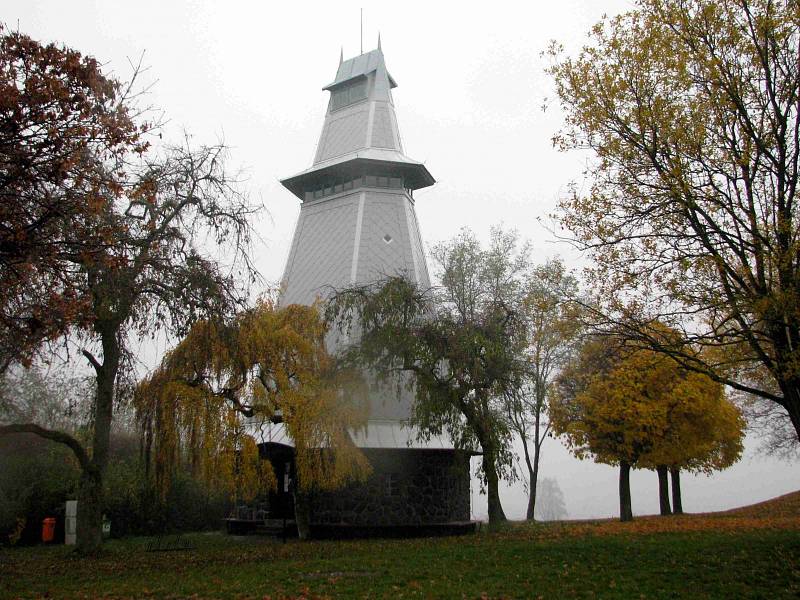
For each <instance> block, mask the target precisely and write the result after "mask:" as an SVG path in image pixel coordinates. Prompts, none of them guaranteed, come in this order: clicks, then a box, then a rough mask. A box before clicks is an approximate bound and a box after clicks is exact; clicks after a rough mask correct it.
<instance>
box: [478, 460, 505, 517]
mask: <svg viewBox="0 0 800 600" xmlns="http://www.w3.org/2000/svg"><path fill="white" fill-rule="evenodd" d="M494 455H495V453H494V449H493V448H487V447H484V448H483V473H484V475H485V476H486V494H487V498H488V502H487V503H488V508H489V525H490V526H493V525H498V524H500V523H503V522H505V521H506V514H505V513H504V512H503V505H502V504H500V486H499V478H498V477H497V469H496V467H495V459H494Z"/></svg>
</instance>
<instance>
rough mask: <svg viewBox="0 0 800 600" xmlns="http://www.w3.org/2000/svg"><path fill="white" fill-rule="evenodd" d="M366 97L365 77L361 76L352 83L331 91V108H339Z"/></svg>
mask: <svg viewBox="0 0 800 600" xmlns="http://www.w3.org/2000/svg"><path fill="white" fill-rule="evenodd" d="M366 97H367V79H366V78H365V77H362V78H360V79H358V80H357V81H354V82H353V83H349V84H346V85H343V86H341V87H339V88H337V89H335V90H332V91H331V110H332V111H334V110H339V109H340V108H344V107H345V106H348V105H350V104H354V103H355V102H359V101H360V100H364V99H366Z"/></svg>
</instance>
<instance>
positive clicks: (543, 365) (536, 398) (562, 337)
mask: <svg viewBox="0 0 800 600" xmlns="http://www.w3.org/2000/svg"><path fill="white" fill-rule="evenodd" d="M577 293H578V282H577V280H576V279H575V277H574V276H573V275H572V274H570V273H569V272H568V271H567V270H566V269H565V267H564V264H563V262H561V260H560V259H553V260H549V261H547V262H545V263H544V264H541V265H537V266H535V267H532V268H531V269H530V270H529V273H528V274H527V275H526V278H525V286H524V293H523V297H522V304H521V308H522V315H523V317H524V319H525V321H526V332H527V333H526V344H527V346H526V349H525V358H524V360H525V365H526V369H525V371H524V374H523V379H522V381H520V382H519V383H518V384H517V385H514V386H511V387H510V388H509V390H508V392H507V395H506V401H507V411H508V417H509V423H510V424H511V428H512V429H513V430H514V432H515V433H516V434H517V435H518V436H519V437H520V439H521V441H522V450H523V456H524V459H525V466H526V467H527V470H528V489H529V495H528V509H527V513H526V518H528V519H533V518H534V517H535V515H536V502H537V494H538V490H539V485H538V479H539V462H540V458H541V451H542V445H543V444H544V442H545V440H546V439H547V438H548V436H549V434H550V429H551V425H550V422H549V419H548V404H549V400H550V396H551V394H552V392H553V383H554V379H555V377H556V375H557V374H558V372H559V369H560V368H561V367H562V366H563V365H564V364H565V363H566V361H567V360H568V359H569V358H570V357H571V356H572V354H573V352H574V349H575V346H576V343H577V336H578V334H579V332H580V329H581V320H580V318H579V317H580V315H579V305H578V304H577V303H575V302H573V301H572V298H574V297H575V296H577Z"/></svg>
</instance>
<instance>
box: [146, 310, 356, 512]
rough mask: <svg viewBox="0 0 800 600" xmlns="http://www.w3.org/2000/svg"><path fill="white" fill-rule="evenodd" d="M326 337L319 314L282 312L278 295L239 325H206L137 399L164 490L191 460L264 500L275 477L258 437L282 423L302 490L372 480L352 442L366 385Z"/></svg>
mask: <svg viewBox="0 0 800 600" xmlns="http://www.w3.org/2000/svg"><path fill="white" fill-rule="evenodd" d="M325 333H326V328H325V326H324V323H323V322H322V320H321V318H320V315H319V309H318V307H316V306H310V307H309V306H299V305H290V306H287V307H284V308H278V307H276V305H275V302H274V300H272V299H269V298H265V299H262V300H261V301H260V302H258V303H257V304H256V306H255V307H253V308H251V309H248V310H245V311H243V312H241V313H240V314H239V315H237V317H236V318H235V319H234V320H233V321H231V322H230V323H215V322H213V321H201V322H198V323H196V324H195V325H194V326H193V327H192V329H191V331H190V332H189V334H188V335H187V336H186V337H185V338H184V339H183V340H182V341H181V342H180V343H179V344H178V345H177V346H176V347H175V348H174V349H173V350H171V351H170V352H169V353H168V354H167V355H166V356H165V357H164V359H163V360H162V362H161V365H160V367H159V368H158V369H157V370H156V371H155V372H154V373H152V374H151V375H150V376H149V377H148V378H147V379H145V380H144V381H142V382H141V383H140V385H139V387H138V389H137V392H136V409H137V414H138V419H139V421H140V423H141V425H142V427H143V431H144V436H145V447H146V451H147V455H148V457H149V461H150V462H151V463H152V464H153V465H154V467H155V469H154V475H155V479H156V483H157V485H158V487H159V489H160V490H161V491H162V492H164V491H166V488H167V487H168V485H169V475H170V472H171V470H172V469H173V468H174V466H175V465H176V464H179V463H180V462H182V461H188V462H189V463H190V464H191V465H192V468H193V469H194V470H195V472H197V473H198V474H199V475H201V476H202V477H203V479H204V480H205V481H206V482H208V483H209V484H211V485H215V486H217V487H222V488H223V489H228V490H229V491H230V492H231V493H232V494H233V495H235V496H236V497H239V498H242V499H244V500H250V499H252V498H253V497H255V496H256V495H258V494H259V493H264V492H265V491H267V489H269V488H270V487H274V485H275V479H274V474H273V473H272V470H271V467H270V466H269V461H265V460H261V459H260V458H259V455H258V451H257V448H256V445H255V440H254V439H253V435H254V434H256V433H257V432H258V431H259V429H260V428H261V427H264V426H267V425H268V424H269V423H270V422H272V421H277V420H280V422H282V424H283V425H282V426H283V427H285V430H286V433H287V434H288V437H289V438H290V439H291V441H292V443H293V444H294V446H295V460H296V463H295V464H296V473H297V485H298V486H299V487H300V489H301V490H303V491H305V492H310V491H313V490H317V489H318V490H329V489H336V488H338V487H341V486H343V485H345V484H346V483H349V482H351V481H357V480H359V479H363V478H364V477H365V476H366V475H368V474H369V472H370V466H369V463H368V462H367V460H366V458H365V457H364V455H363V454H362V453H361V451H360V450H359V449H358V448H357V447H356V446H355V445H354V444H353V442H352V439H351V437H350V432H351V431H355V430H358V429H359V428H361V427H364V426H365V425H366V418H367V410H366V409H367V396H366V387H365V383H364V381H363V378H362V377H361V376H360V375H359V373H358V372H357V371H354V370H351V369H345V368H342V367H341V366H340V365H338V364H337V362H336V361H335V360H334V359H333V357H331V356H329V355H328V353H327V352H326V351H325V345H324V337H325ZM278 416H279V419H277V418H276V417H278Z"/></svg>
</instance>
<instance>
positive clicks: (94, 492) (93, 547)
mask: <svg viewBox="0 0 800 600" xmlns="http://www.w3.org/2000/svg"><path fill="white" fill-rule="evenodd" d="M75 533H76V536H75V537H76V539H75V542H76V547H75V550H76V551H77V552H79V553H81V554H85V555H92V554H97V553H98V552H99V551H100V545H101V544H102V542H103V480H102V478H101V477H100V476H99V474H98V473H97V471H96V470H94V469H91V470H90V471H84V472H83V473H81V479H80V483H79V485H78V521H77V524H76V530H75Z"/></svg>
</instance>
